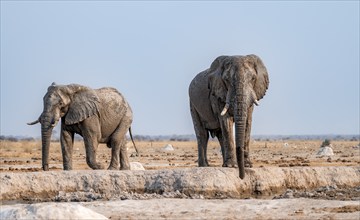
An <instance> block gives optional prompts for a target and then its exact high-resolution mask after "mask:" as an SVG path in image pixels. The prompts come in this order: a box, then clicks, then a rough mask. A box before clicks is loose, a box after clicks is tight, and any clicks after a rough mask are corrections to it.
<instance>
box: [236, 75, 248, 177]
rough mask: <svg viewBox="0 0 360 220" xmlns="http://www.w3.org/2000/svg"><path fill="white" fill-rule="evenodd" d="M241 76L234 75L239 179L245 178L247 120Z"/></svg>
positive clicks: (245, 99)
mask: <svg viewBox="0 0 360 220" xmlns="http://www.w3.org/2000/svg"><path fill="white" fill-rule="evenodd" d="M241 77H242V74H236V77H235V106H234V121H235V145H236V159H237V163H238V167H239V176H240V178H241V179H244V177H245V158H244V157H245V156H244V150H245V149H244V148H245V130H246V120H247V96H246V93H245V91H244V90H245V89H244V88H245V82H244V81H245V80H243V79H241Z"/></svg>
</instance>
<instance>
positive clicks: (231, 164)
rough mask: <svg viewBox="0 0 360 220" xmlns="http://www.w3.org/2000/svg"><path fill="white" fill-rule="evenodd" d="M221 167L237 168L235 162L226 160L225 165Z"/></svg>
mask: <svg viewBox="0 0 360 220" xmlns="http://www.w3.org/2000/svg"><path fill="white" fill-rule="evenodd" d="M222 166H223V167H235V168H237V167H238V164H237V162H236V161H235V160H231V159H228V160H226V161H225V163H224V164H223V165H222Z"/></svg>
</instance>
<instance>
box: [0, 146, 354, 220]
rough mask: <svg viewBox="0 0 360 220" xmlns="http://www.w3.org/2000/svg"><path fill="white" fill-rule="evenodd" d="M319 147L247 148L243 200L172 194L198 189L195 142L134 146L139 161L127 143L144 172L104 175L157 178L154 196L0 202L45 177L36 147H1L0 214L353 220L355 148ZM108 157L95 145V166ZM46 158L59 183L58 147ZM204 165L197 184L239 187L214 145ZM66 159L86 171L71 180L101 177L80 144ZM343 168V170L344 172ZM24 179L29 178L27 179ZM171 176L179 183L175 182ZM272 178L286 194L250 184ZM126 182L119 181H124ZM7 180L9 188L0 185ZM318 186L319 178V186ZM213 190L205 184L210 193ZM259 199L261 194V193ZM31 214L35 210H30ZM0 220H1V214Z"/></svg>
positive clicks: (86, 194)
mask: <svg viewBox="0 0 360 220" xmlns="http://www.w3.org/2000/svg"><path fill="white" fill-rule="evenodd" d="M321 143H322V141H320V140H319V141H291V140H288V141H266V142H265V141H257V142H256V141H253V142H252V143H251V147H250V150H251V158H252V162H253V165H254V167H253V169H249V170H248V171H247V172H248V174H249V178H251V181H248V182H247V181H244V182H243V184H242V185H245V186H249V189H250V191H249V193H247V194H243V195H242V196H241V194H242V193H241V192H238V191H236V190H235V194H234V193H232V191H231V189H229V190H228V189H227V186H226V185H225V186H219V188H220V190H218V191H216V192H215V193H212V194H211V193H203V192H206V189H207V188H209V187H208V185H205V186H203V188H204V189H202V190H203V191H201V190H200V191H196V190H195V191H193V193H189V192H188V191H186V190H184V188H180V190H177V188H176V187H175V186H177V184H178V185H179V183H178V182H179V181H180V185H181V184H183V185H184V184H185V185H186V184H187V183H188V182H189V181H190V182H196V181H200V182H199V185H201V179H191V177H193V176H196V175H198V174H199V173H200V174H199V176H201V173H205V172H203V170H201V169H200V168H196V167H197V161H196V160H197V149H196V142H136V144H137V148H138V149H139V152H140V156H136V155H135V153H134V149H133V147H132V145H131V144H128V148H129V152H128V154H129V155H130V161H131V162H140V163H141V164H142V165H143V166H144V168H145V169H146V170H147V171H138V172H135V171H126V172H123V171H118V172H120V173H121V174H116V173H115V174H109V175H110V176H111V178H113V179H116V178H120V177H121V175H122V174H123V173H125V174H126V178H130V179H136V181H140V182H141V181H142V180H141V178H145V180H143V181H144V182H145V183H149V182H150V183H151V181H155V183H156V184H157V183H158V182H157V181H159V180H158V179H160V180H161V181H162V182H161V181H160V182H161V184H163V185H156V184H153V186H154V187H155V188H156V187H160V188H162V187H163V189H168V190H160V191H156V190H154V189H152V191H151V190H150V191H146V190H147V189H145V191H144V190H138V189H136V190H133V189H128V190H123V191H121V193H119V192H117V193H115V194H113V195H112V196H108V195H106V194H104V193H98V192H97V191H98V189H96V187H95V188H94V187H93V188H91V187H90V188H86V190H83V189H81V190H83V191H82V192H75V191H77V190H79V188H74V189H75V191H74V190H73V191H72V190H70V191H67V190H59V191H58V192H57V193H56V195H55V194H54V195H52V194H51V193H50V194H51V195H52V196H48V194H46V193H45V194H46V195H45V194H44V193H43V192H42V193H38V194H31V193H30V194H29V193H28V192H27V194H26V193H21V190H22V191H26V189H25V188H24V189H20V193H18V195H20V197H13V198H12V199H11V198H10V197H11V196H10V197H9V196H4V195H5V194H6V193H5V191H6V190H14V189H15V188H11V187H13V186H14V185H16V184H17V182H16V181H24V182H26V181H29V180H27V178H28V179H31V180H32V181H34V182H36V180H38V179H37V178H40V180H42V179H41V178H43V177H41V175H42V174H43V173H45V172H42V171H41V169H40V167H41V143H40V142H7V141H3V142H1V148H0V177H1V178H2V182H1V183H0V184H1V185H0V186H1V189H0V190H1V193H2V194H1V198H0V199H1V203H2V206H1V211H4V210H7V209H9V208H13V207H17V208H19V207H23V206H29V205H26V204H24V203H31V204H32V203H34V204H33V205H37V204H43V205H45V206H46V205H51V204H52V203H51V202H57V203H55V204H60V203H59V202H61V204H63V202H66V204H69V205H71V204H74V203H76V204H81V205H82V206H83V207H86V208H89V209H91V210H93V211H95V212H96V213H99V214H102V215H103V216H105V217H107V218H111V219H141V218H142V219H154V218H155V219H156V218H157V219H159V218H160V219H234V218H239V219H249V218H250V219H279V218H282V219H284V218H285V219H309V218H310V219H312V218H317V219H359V216H360V181H354V180H352V178H355V179H360V178H359V177H360V149H359V142H356V141H333V142H332V148H333V152H334V155H332V156H321V155H317V152H318V151H319V148H320V145H321ZM167 144H171V145H172V147H173V149H174V150H167V149H165V146H166V145H167ZM110 152H111V151H110V149H108V148H107V147H106V146H105V145H100V146H99V149H98V155H97V158H98V161H99V162H101V163H103V164H109V162H110ZM50 155H51V156H50V159H51V160H50V170H51V171H53V172H48V173H51V175H52V176H58V177H59V178H63V177H61V175H63V174H62V173H64V172H62V171H61V170H62V156H61V150H60V145H59V143H55V142H54V143H52V146H51V150H50ZM208 158H209V162H210V164H211V167H213V168H214V169H212V168H205V169H206V172H209V174H206V176H204V177H203V179H206V177H207V176H209V179H210V180H211V179H216V178H217V177H218V176H219V175H222V174H223V173H225V174H226V176H231V178H233V180H231V181H232V182H234V183H235V186H234V188H236V189H239V188H241V187H242V185H241V184H240V185H238V182H240V179H238V178H237V176H236V173H237V171H236V169H230V168H219V167H221V164H222V156H221V152H220V147H219V144H218V143H217V142H216V141H211V142H210V143H209V147H208ZM73 159H74V162H73V164H74V169H75V170H85V171H83V172H80V174H76V175H81V173H87V172H90V173H97V172H102V171H96V172H93V171H91V170H90V169H89V167H88V166H87V165H86V162H85V149H84V145H83V143H82V142H76V143H75V146H74V155H73ZM312 168H314V169H312ZM325 168H326V169H325ZM347 168H350V170H349V169H347ZM149 170H151V171H149ZM170 170H174V172H170ZM331 170H334V173H336V175H335V176H330V177H328V176H329V172H330V173H331ZM142 172H143V173H142ZM193 172H194V173H193ZM252 172H253V173H254V174H252ZM272 172H274V173H272ZM279 172H283V174H282V176H281V175H277V173H279ZM26 173H28V174H31V175H29V176H26ZM68 173H70V174H69V175H70V177H69V178H70V179H76V178H75V177H71V173H72V172H68ZM102 173H105V172H102ZM228 173H230V174H228ZM233 173H234V174H233ZM133 174H134V176H133ZM65 175H67V174H65ZM89 175H90V174H89ZM96 175H100V174H96ZM106 175H108V174H106ZM177 175H178V176H179V178H178V179H177V177H176V176H177ZM322 175H323V176H322ZM114 176H115V177H114ZM173 176H175V180H174V182H171V183H170V182H169V181H170V180H169V181H163V179H167V178H169V179H171V178H172V177H173ZM187 176H190V177H189V178H190V180H189V178H188V179H186V178H185V177H187ZM287 176H291V178H290V177H289V178H287ZM96 177H97V178H98V177H99V176H96ZM213 177H214V178H213ZM215 177H216V178H215ZM273 177H274V178H278V179H281V178H283V179H284V181H283V182H280V183H276V184H280V185H283V186H284V187H285V188H284V187H280V188H279V190H276V191H274V190H270V191H269V192H271V193H261V190H258V189H259V188H260V189H261V186H257V185H256V184H258V183H261V184H269V187H271V184H275V183H274V182H271V181H270V182H269V183H268V182H266V179H267V178H268V179H269V178H270V179H271V178H273ZM299 177H300V179H299V180H297V179H296V178H299ZM46 178H48V177H46ZM46 178H45V179H46ZM86 178H87V177H86ZM99 178H100V179H101V181H106V180H107V179H106V178H108V176H106V177H102V176H101V175H100V177H99ZM121 178H122V177H121ZM126 178H125V182H126V181H129V180H128V179H126ZM146 178H148V179H146ZM157 178H158V179H157ZM231 178H230V179H231ZM236 178H237V179H236ZM308 178H310V179H308ZM321 178H322V179H321ZM337 178H339V179H341V181H337V180H336V179H337ZM8 179H9V180H12V181H14V182H11V183H9V185H6V183H7V180H8ZM139 179H140V180H139ZM154 179H155V180H154ZM303 179H306V180H307V181H308V182H309V183H306V184H307V185H306V184H305V185H304V184H303V185H302V186H296V183H297V182H299V184H300V185H301V184H302V183H301V182H302V180H303ZM323 179H326V181H325V180H323ZM4 180H6V181H4ZM111 181H113V180H111ZM115 181H116V180H115ZM231 181H230V182H231ZM254 181H255V182H254ZM261 181H263V182H261ZM86 184H87V183H86ZM86 184H85V185H86ZM131 184H133V182H131ZM167 184H172V185H173V187H174V188H171V187H170V188H168V186H166V185H167ZM217 184H220V183H218V182H216V180H214V183H212V185H215V186H216V185H217ZM221 184H222V183H221ZM224 184H227V183H224ZM261 184H260V185H261ZM20 185H22V183H20ZM23 185H26V184H23ZM60 185H61V184H60ZM95 185H96V184H95ZM183 185H181V186H183ZM212 185H211V184H210V186H212ZM37 186H38V185H31V186H29V187H30V188H29V189H30V190H33V191H34V192H36V191H39V189H35V188H34V187H37ZM7 187H10V188H7ZM307 187H308V188H307ZM5 188H6V189H5ZM56 190H58V189H55V191H56ZM204 190H205V191H204ZM244 190H245V189H244ZM219 192H220V193H219ZM227 192H230V193H227ZM243 192H245V191H243ZM259 192H260V193H259ZM264 192H268V191H266V190H264ZM216 193H218V194H216ZM110 194H111V193H110ZM238 194H240V196H238ZM26 195H27V196H26ZM29 195H31V196H29ZM9 198H10V199H9ZM229 198H232V199H229ZM214 199H215V200H214ZM39 202H46V203H39ZM79 202H80V203H79ZM15 204H16V205H15ZM31 210H36V209H34V208H32V209H31ZM7 213H8V212H7ZM14 213H15V212H13V214H14ZM19 216H21V215H17V217H19ZM38 216H39V215H38ZM73 216H74V215H73ZM3 217H6V215H5V216H3ZM8 217H9V216H8ZM12 217H16V215H15V214H14V215H12ZM10 218H11V215H10Z"/></svg>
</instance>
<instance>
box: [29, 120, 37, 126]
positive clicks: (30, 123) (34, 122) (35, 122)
mask: <svg viewBox="0 0 360 220" xmlns="http://www.w3.org/2000/svg"><path fill="white" fill-rule="evenodd" d="M37 123H39V119H38V120H36V121H33V122H29V123H27V124H28V125H34V124H37Z"/></svg>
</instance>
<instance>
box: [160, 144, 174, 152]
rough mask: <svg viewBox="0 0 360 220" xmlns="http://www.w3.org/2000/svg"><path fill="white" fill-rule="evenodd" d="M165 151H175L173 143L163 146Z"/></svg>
mask: <svg viewBox="0 0 360 220" xmlns="http://www.w3.org/2000/svg"><path fill="white" fill-rule="evenodd" d="M162 149H163V150H164V151H173V150H174V148H173V146H172V145H171V144H167V145H165V146H164V147H163V148H162Z"/></svg>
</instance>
